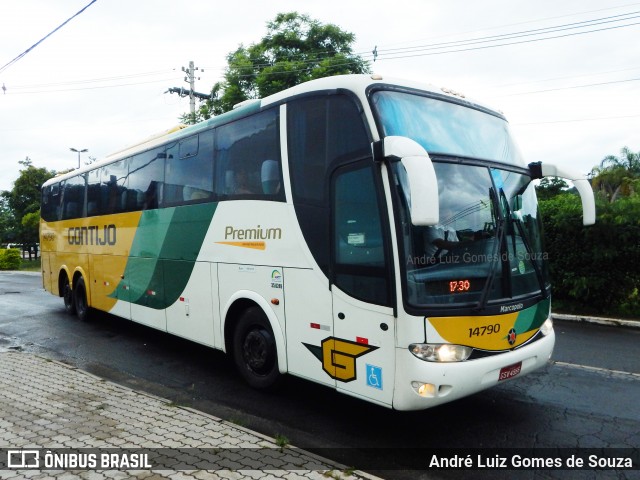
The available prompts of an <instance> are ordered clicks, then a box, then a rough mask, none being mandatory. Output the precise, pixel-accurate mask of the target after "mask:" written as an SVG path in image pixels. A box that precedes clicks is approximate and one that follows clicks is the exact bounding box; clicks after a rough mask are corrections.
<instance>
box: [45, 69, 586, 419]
mask: <svg viewBox="0 0 640 480" xmlns="http://www.w3.org/2000/svg"><path fill="white" fill-rule="evenodd" d="M544 176H561V177H565V178H568V179H570V180H572V181H573V183H574V185H575V187H576V189H577V191H578V192H579V194H580V196H581V198H582V204H583V221H584V223H585V224H591V223H593V222H594V221H595V207H594V199H593V192H592V190H591V187H590V185H589V183H588V182H587V181H586V179H584V178H583V177H582V176H581V175H579V174H576V173H574V172H572V171H569V170H568V169H566V168H562V167H560V166H557V165H553V164H548V163H546V162H544V163H531V164H527V163H525V161H524V159H523V157H522V155H521V153H520V152H519V150H518V148H517V147H516V144H515V143H514V140H513V138H512V135H511V133H510V127H509V124H508V123H507V121H506V120H505V118H504V116H503V115H502V114H501V113H500V112H498V111H496V110H492V109H490V108H489V107H487V106H485V105H483V104H481V103H479V102H476V101H472V100H470V99H468V98H466V97H464V96H463V95H461V94H459V93H457V92H454V91H451V90H448V89H439V88H436V87H433V86H430V85H422V84H419V83H413V82H408V81H400V80H396V79H391V78H383V77H381V76H376V75H353V76H351V75H345V76H336V77H329V78H322V79H318V80H313V81H310V82H307V83H303V84H300V85H297V86H295V87H293V88H290V89H287V90H284V91H282V92H280V93H277V94H274V95H272V96H269V97H266V98H263V99H260V100H250V101H247V102H243V103H242V104H240V105H238V106H237V108H235V109H233V110H232V111H229V112H227V113H225V114H222V115H220V116H217V117H214V118H211V119H209V120H206V121H204V122H201V123H198V124H196V125H192V126H188V127H186V128H180V129H175V130H174V131H171V132H168V133H166V134H164V135H159V136H156V137H154V138H152V139H149V140H147V141H145V142H143V143H140V144H138V145H135V146H133V147H131V148H127V149H125V150H123V151H120V152H118V153H116V154H114V155H111V156H109V157H107V158H105V159H104V160H102V161H100V162H98V163H95V164H92V165H89V166H85V167H83V168H80V169H77V170H75V171H73V172H70V173H67V174H64V175H61V176H58V177H56V178H54V179H51V180H49V181H47V182H46V183H45V184H44V185H43V187H42V206H41V224H40V244H41V251H42V274H43V285H44V288H45V289H46V290H47V291H49V292H51V293H52V294H54V295H57V296H60V297H62V298H63V300H64V305H65V308H66V309H67V310H68V311H69V312H70V313H73V314H76V315H78V316H79V317H80V318H81V319H85V318H86V317H87V316H88V315H89V313H90V310H91V309H95V310H100V311H104V312H109V313H110V314H113V315H116V316H118V317H122V318H125V319H130V320H132V321H134V322H139V323H141V324H144V325H147V326H149V327H153V328H156V329H159V330H162V331H164V332H167V333H169V334H173V335H177V336H180V337H183V338H185V339H189V340H192V341H194V342H198V343H200V344H204V345H207V346H209V347H212V348H215V349H219V350H222V351H224V352H226V353H227V354H229V355H231V356H232V358H233V361H234V363H235V364H236V365H237V368H238V371H239V372H240V374H241V376H242V377H243V378H244V379H245V380H246V381H247V382H248V383H249V384H250V385H251V386H252V387H255V388H259V389H270V388H274V387H275V386H276V385H277V384H278V383H279V381H280V380H281V378H282V377H283V375H285V374H289V375H294V376H296V377H300V378H304V379H308V380H311V381H313V382H317V383H319V384H322V385H326V386H328V387H331V388H334V389H335V390H337V391H339V392H342V393H345V394H348V395H351V396H354V397H358V398H360V399H363V400H365V401H369V402H373V403H376V404H378V405H382V406H385V407H389V408H393V409H397V410H419V409H425V408H428V407H432V406H435V405H439V404H442V403H444V402H449V401H452V400H455V399H459V398H461V397H464V396H467V395H470V394H473V393H475V392H478V391H481V390H483V389H486V388H488V387H491V386H494V385H497V384H500V383H501V382H504V381H507V380H510V379H512V378H514V377H520V376H522V375H525V374H528V373H530V372H532V371H534V370H536V369H539V368H541V367H544V366H545V365H546V364H547V363H548V361H549V359H550V356H551V354H552V350H553V346H554V339H555V336H554V331H553V324H552V320H551V317H550V305H551V303H550V295H551V294H550V283H549V275H548V272H547V258H546V253H545V251H544V250H543V243H542V231H541V221H540V216H539V214H538V209H537V201H536V195H535V186H534V184H535V180H536V179H538V178H542V177H544Z"/></svg>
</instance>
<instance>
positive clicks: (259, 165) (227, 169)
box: [215, 109, 284, 201]
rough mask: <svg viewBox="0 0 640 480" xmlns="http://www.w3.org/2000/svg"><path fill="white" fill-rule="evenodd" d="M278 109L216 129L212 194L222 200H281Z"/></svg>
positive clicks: (282, 194)
mask: <svg viewBox="0 0 640 480" xmlns="http://www.w3.org/2000/svg"><path fill="white" fill-rule="evenodd" d="M278 118H279V117H278V109H272V110H267V111H265V112H261V113H258V114H256V115H253V116H251V117H247V118H244V119H242V120H238V121H236V122H233V123H229V124H227V125H223V126H221V127H219V128H218V129H216V140H215V146H216V149H215V164H216V188H215V190H216V194H217V195H218V196H220V197H221V199H222V200H228V199H246V200H252V199H254V200H277V201H284V189H283V188H282V168H281V165H280V140H279V132H278Z"/></svg>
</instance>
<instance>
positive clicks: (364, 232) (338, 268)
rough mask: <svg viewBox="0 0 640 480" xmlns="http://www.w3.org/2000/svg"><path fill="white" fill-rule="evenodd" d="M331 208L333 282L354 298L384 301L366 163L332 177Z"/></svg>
mask: <svg viewBox="0 0 640 480" xmlns="http://www.w3.org/2000/svg"><path fill="white" fill-rule="evenodd" d="M333 209H334V229H333V231H334V262H335V273H336V275H335V283H336V285H337V286H338V287H340V289H342V290H343V291H344V292H346V293H348V294H350V295H352V296H353V297H355V298H359V299H361V300H364V301H367V302H371V303H377V304H381V305H388V304H389V298H390V295H389V290H388V287H387V275H386V273H387V272H386V269H385V249H384V241H383V230H382V221H381V216H380V205H379V203H378V197H377V195H376V186H375V181H374V177H373V171H372V169H371V166H370V165H367V166H366V167H363V168H359V169H357V170H351V171H343V172H342V173H340V174H339V175H338V176H337V177H336V180H335V186H334V205H333Z"/></svg>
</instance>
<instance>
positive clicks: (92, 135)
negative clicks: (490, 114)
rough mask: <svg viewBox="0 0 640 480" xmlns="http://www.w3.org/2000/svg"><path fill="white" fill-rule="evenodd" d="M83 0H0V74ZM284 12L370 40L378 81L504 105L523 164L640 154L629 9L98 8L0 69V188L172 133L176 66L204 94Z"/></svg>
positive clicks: (636, 62)
mask: <svg viewBox="0 0 640 480" xmlns="http://www.w3.org/2000/svg"><path fill="white" fill-rule="evenodd" d="M88 3H90V0H55V1H51V0H2V1H0V8H1V11H0V69H1V67H2V66H3V65H5V64H7V63H8V62H10V61H11V60H12V59H14V58H15V57H16V56H18V55H19V54H21V53H22V52H24V51H25V50H26V49H28V48H29V47H31V46H32V45H33V44H34V43H36V42H37V41H38V40H40V39H41V38H42V37H44V36H45V35H47V34H48V33H49V32H51V31H52V30H53V29H55V28H56V27H58V26H59V25H60V24H62V23H63V22H64V21H65V20H67V19H68V18H70V17H72V16H73V15H74V14H76V13H77V12H78V11H79V10H81V9H82V8H83V7H85V6H86V5H87V4H88ZM293 10H297V11H299V12H301V13H306V14H308V15H310V16H311V17H313V18H315V19H318V20H320V21H321V22H323V23H334V24H336V25H338V26H340V27H341V28H342V29H344V30H346V31H349V32H352V33H354V34H355V35H356V43H355V46H354V47H355V48H354V50H355V51H356V52H357V53H361V54H362V55H363V56H364V57H365V58H369V59H370V58H371V51H372V50H373V48H374V47H375V46H377V49H378V52H379V55H378V57H377V61H376V62H375V63H373V64H372V66H373V70H374V71H375V72H376V73H380V74H382V75H386V76H394V77H400V78H407V79H412V80H420V81H424V82H428V83H431V84H434V85H437V86H444V87H448V88H451V89H454V90H457V91H459V92H462V93H464V94H465V95H467V96H469V97H473V98H475V99H478V100H481V101H483V102H485V103H488V104H489V105H491V106H493V107H494V108H496V109H498V110H501V111H502V112H503V113H504V114H505V115H506V116H507V118H508V119H509V121H510V123H511V124H512V126H513V129H514V132H515V135H516V138H517V141H518V143H519V144H520V147H521V149H522V150H523V153H524V155H525V157H526V159H527V160H528V161H553V162H556V163H558V164H562V165H566V166H569V165H571V166H574V167H576V168H578V169H579V170H580V171H582V172H583V173H587V172H589V171H590V170H591V167H592V166H594V165H596V164H598V163H599V162H600V160H601V159H602V158H603V157H604V156H606V155H608V154H617V153H618V152H619V150H620V148H621V147H623V146H628V147H629V148H631V149H632V150H634V151H638V150H640V111H639V109H638V106H639V105H640V42H639V41H638V38H640V36H639V33H640V2H637V3H632V2H630V1H625V0H564V1H558V0H536V1H535V2H532V1H529V0H526V1H525V0H483V1H473V0H395V1H393V2H389V1H378V0H369V1H368V2H361V1H351V2H349V1H345V0H306V1H305V0H297V1H294V0H282V1H280V0H273V1H271V2H263V1H260V2H258V1H255V0H242V1H236V2H229V1H226V2H215V1H211V0H210V1H206V0H190V1H188V2H175V1H168V0H135V1H133V0H98V1H97V2H95V3H94V4H93V5H91V6H90V7H89V8H87V9H86V10H85V11H84V12H83V13H82V14H80V15H78V16H77V17H76V18H74V19H73V20H71V21H70V22H69V23H67V24H66V25H65V26H63V27H62V28H61V29H60V30H58V31H57V32H55V33H54V34H53V35H51V36H50V37H49V38H47V39H46V40H44V41H43V42H42V43H41V44H40V45H38V46H37V47H35V48H34V49H33V50H32V51H30V52H29V53H28V54H26V55H25V56H24V57H23V58H21V59H20V60H18V61H17V62H15V63H13V64H12V65H10V66H9V67H8V68H5V69H4V70H2V71H0V86H1V85H3V86H4V87H5V88H6V91H5V93H4V94H2V90H0V190H7V189H10V188H12V185H13V181H14V180H15V179H16V178H17V176H18V171H19V169H20V167H21V166H20V165H19V164H18V161H20V160H23V159H24V158H25V157H27V156H28V157H30V158H31V160H32V161H33V164H34V165H35V166H37V167H47V168H49V169H54V170H58V171H60V170H64V169H68V168H71V167H74V166H77V162H78V157H77V154H75V153H73V152H71V151H70V150H69V149H70V148H76V149H85V148H86V149H88V150H89V151H88V153H83V154H82V155H83V156H82V159H83V161H84V160H86V159H87V155H88V156H91V157H96V158H98V159H101V158H103V157H104V156H106V155H108V154H109V153H112V152H114V151H117V150H119V149H121V148H122V147H124V146H127V145H130V144H133V143H137V142H138V141H140V140H142V139H144V138H146V137H148V136H150V135H152V134H155V133H157V132H160V131H163V130H165V129H167V128H170V127H172V126H174V125H176V124H177V123H178V117H179V116H180V115H181V114H182V113H184V112H186V111H188V109H189V103H188V99H182V98H179V97H178V96H177V95H172V94H168V93H165V92H166V90H167V88H169V87H173V86H176V87H179V86H186V83H184V81H183V77H184V74H183V73H182V71H181V68H182V67H183V66H185V67H186V66H187V65H188V62H189V61H190V60H193V61H194V62H195V64H196V66H197V67H200V68H201V69H204V72H198V76H199V77H200V80H199V81H197V82H196V90H197V91H200V92H208V91H209V90H210V88H211V86H212V85H213V84H214V83H215V82H216V81H218V80H220V79H221V76H222V73H223V70H224V67H225V65H226V55H227V54H228V53H229V52H230V51H232V50H235V49H236V48H237V46H238V45H239V44H241V43H244V44H246V45H248V44H251V43H255V42H258V41H259V40H260V39H261V38H262V36H263V35H264V34H265V32H266V22H268V21H269V20H272V19H273V18H274V17H275V15H276V14H277V13H279V12H287V11H293ZM552 27H554V28H552ZM587 32H590V33H587ZM548 37H559V38H553V39H546V40H545V38H548ZM507 43H509V44H510V45H503V46H498V45H499V44H507ZM487 47H489V48H487ZM455 50H457V51H455ZM461 50H462V51H461Z"/></svg>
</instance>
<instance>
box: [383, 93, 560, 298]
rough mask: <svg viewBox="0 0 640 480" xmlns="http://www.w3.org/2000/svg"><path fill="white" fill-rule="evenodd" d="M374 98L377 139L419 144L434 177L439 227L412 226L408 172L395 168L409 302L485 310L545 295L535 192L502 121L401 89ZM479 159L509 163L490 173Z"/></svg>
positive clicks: (544, 273)
mask: <svg viewBox="0 0 640 480" xmlns="http://www.w3.org/2000/svg"><path fill="white" fill-rule="evenodd" d="M381 97H385V98H384V100H382V101H380V100H381ZM374 98H377V100H378V101H376V100H374V104H375V105H377V106H378V107H379V108H378V110H377V113H378V118H379V119H380V120H381V124H382V128H383V131H384V134H385V135H402V136H408V137H409V138H412V139H413V140H415V141H417V142H418V143H420V144H422V145H423V146H424V147H425V148H426V149H427V151H428V152H429V154H430V155H431V156H432V160H433V162H434V168H435V171H436V176H437V178H438V190H439V201H440V222H439V224H438V225H435V226H430V227H423V226H415V225H412V224H411V221H410V217H409V212H408V202H407V198H408V196H407V190H408V182H407V180H406V172H405V171H404V167H403V166H402V163H401V162H396V163H394V164H393V165H392V169H393V173H394V178H395V184H396V188H397V189H398V191H399V192H400V195H399V198H400V206H401V208H400V213H401V216H400V217H401V222H402V228H401V229H400V235H401V237H402V238H401V239H400V240H401V244H402V245H403V246H404V256H405V258H403V259H402V261H401V264H402V265H404V266H405V268H404V272H405V284H406V295H407V302H408V303H409V304H410V305H412V306H415V307H422V306H431V307H437V306H443V307H446V306H457V307H460V306H463V305H464V306H475V307H478V308H484V307H485V306H487V305H488V304H492V303H504V302H505V301H511V300H513V299H518V298H526V297H530V296H533V295H540V294H545V293H546V291H547V287H548V283H549V281H548V274H547V270H546V262H545V260H546V258H545V256H546V254H545V253H544V252H543V249H542V241H541V229H540V222H539V215H538V208H537V200H536V195H535V188H534V185H533V184H532V183H531V178H530V177H529V176H528V175H526V174H523V173H519V172H518V171H514V170H520V168H517V167H516V168H513V167H512V166H515V165H517V166H518V167H521V166H522V165H523V163H524V162H523V160H522V158H521V157H520V156H519V153H518V150H517V148H516V147H515V144H514V143H513V141H512V140H511V137H510V135H509V131H508V128H507V123H506V121H504V120H503V119H501V118H499V117H496V116H494V115H490V114H488V113H483V112H481V111H478V110H473V109H470V108H467V107H464V106H461V105H456V104H452V103H447V102H442V101H439V100H434V99H430V98H425V97H419V96H415V95H408V94H404V93H397V92H377V93H376V94H375V96H374ZM395 99H399V101H398V102H397V103H394V102H395ZM411 99H413V103H412V102H411V101H409V100H411ZM447 112H448V113H449V114H450V116H448V115H447ZM406 115H412V116H413V121H409V119H408V117H406ZM398 116H400V117H401V118H398ZM420 122H422V123H420ZM405 126H406V129H405ZM432 152H433V153H432ZM480 159H482V160H490V161H493V162H498V161H499V162H501V163H506V165H505V167H504V168H496V167H495V166H493V165H494V164H493V163H492V164H490V165H489V164H486V163H485V162H483V161H482V160H480Z"/></svg>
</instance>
